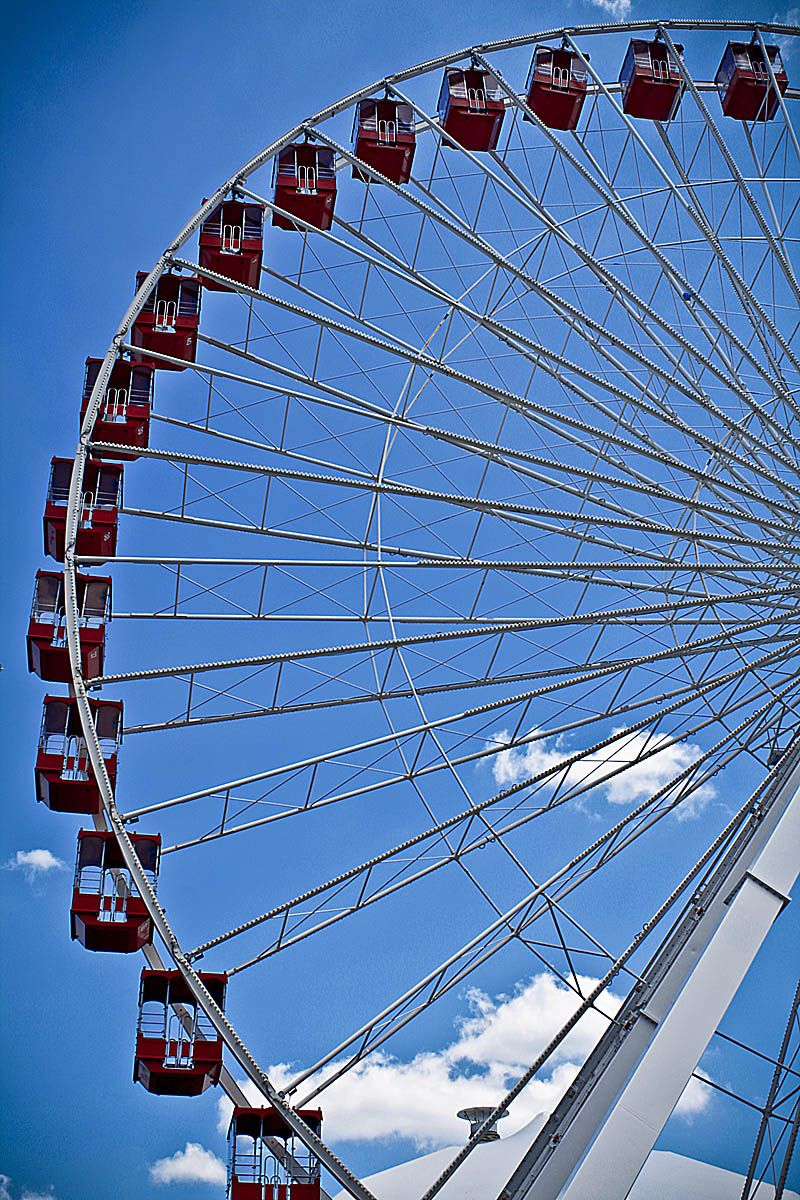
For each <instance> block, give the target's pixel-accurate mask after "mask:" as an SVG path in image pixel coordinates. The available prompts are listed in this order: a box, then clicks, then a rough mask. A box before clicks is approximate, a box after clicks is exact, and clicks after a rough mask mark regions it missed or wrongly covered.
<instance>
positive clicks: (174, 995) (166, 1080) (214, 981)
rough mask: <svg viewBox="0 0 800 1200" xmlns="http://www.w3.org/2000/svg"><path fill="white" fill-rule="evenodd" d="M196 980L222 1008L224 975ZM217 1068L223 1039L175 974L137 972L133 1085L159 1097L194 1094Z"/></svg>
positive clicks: (211, 1081) (215, 1077) (212, 1080)
mask: <svg viewBox="0 0 800 1200" xmlns="http://www.w3.org/2000/svg"><path fill="white" fill-rule="evenodd" d="M200 978H201V980H202V981H203V983H204V985H205V987H206V988H207V989H208V991H209V992H210V993H211V996H212V997H213V999H214V1001H215V1002H216V1003H217V1004H218V1005H219V1007H220V1008H224V1006H225V987H226V985H227V982H228V977H227V975H208V974H202V975H201V976H200ZM221 1070H222V1039H221V1038H220V1037H218V1036H217V1032H216V1030H215V1029H214V1026H213V1025H212V1024H211V1022H210V1021H209V1019H208V1017H207V1016H206V1015H205V1013H204V1012H203V1010H202V1009H201V1008H199V1006H198V1004H197V1001H196V1000H195V997H194V993H193V992H192V991H191V989H190V988H189V986H188V985H187V983H186V981H185V980H184V978H183V976H182V975H181V973H180V971H142V982H141V986H140V988H139V1025H138V1029H137V1033H136V1058H135V1060H134V1064H133V1078H134V1082H137V1081H138V1082H139V1083H141V1084H142V1085H143V1086H144V1087H145V1088H146V1089H147V1091H148V1092H155V1093H156V1094H157V1095H159V1096H199V1095H200V1093H201V1092H204V1091H205V1090H206V1088H207V1087H208V1086H209V1085H212V1084H217V1083H219V1076H220V1071H221Z"/></svg>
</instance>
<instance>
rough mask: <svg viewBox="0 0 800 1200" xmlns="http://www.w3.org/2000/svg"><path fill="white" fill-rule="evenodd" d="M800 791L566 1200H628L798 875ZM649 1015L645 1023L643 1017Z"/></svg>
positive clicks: (729, 905) (729, 900)
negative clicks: (627, 1197)
mask: <svg viewBox="0 0 800 1200" xmlns="http://www.w3.org/2000/svg"><path fill="white" fill-rule="evenodd" d="M798 846H800V790H798V791H796V792H795V793H794V795H793V797H792V799H791V800H790V802H789V804H788V805H787V807H786V810H785V812H784V813H783V816H782V817H781V819H780V821H779V822H778V824H777V826H776V828H775V830H774V832H773V834H772V836H771V837H770V839H769V841H768V843H767V845H766V846H765V847H764V849H763V850H762V851H761V853H760V854H759V855H758V857H757V858H756V859H755V860H754V862H753V863H752V865H751V867H750V869H749V870H747V871H746V872H745V874H744V877H743V878H742V881H741V883H740V884H739V886H738V887H737V888H736V889H735V891H734V892H733V894H731V895H729V896H728V897H726V911H725V914H724V916H723V917H722V919H721V921H720V923H719V925H718V927H717V930H716V932H715V933H714V935H713V937H712V938H711V941H710V942H709V944H708V946H707V948H706V950H705V951H704V952H702V953H701V954H700V957H699V958H698V960H697V964H696V966H695V967H694V969H693V971H692V973H691V974H690V976H689V978H688V979H687V981H686V983H685V985H684V987H683V989H682V990H681V991H680V993H679V994H678V996H677V998H676V1000H675V1001H674V1003H673V1004H672V1006H671V1008H670V1009H669V1010H668V1011H667V1013H666V1014H665V1015H664V1017H663V1018H661V1019H660V1020H659V1018H658V1016H657V1014H653V1021H654V1023H655V1022H658V1027H657V1030H656V1032H655V1034H654V1035H653V1037H652V1040H651V1041H650V1044H649V1046H648V1048H647V1050H646V1051H645V1052H644V1054H643V1055H642V1057H641V1058H640V1060H639V1062H638V1063H637V1065H636V1068H635V1070H634V1071H633V1073H632V1075H631V1076H630V1078H629V1080H628V1082H627V1084H626V1086H625V1087H624V1089H623V1090H622V1092H621V1094H620V1096H619V1098H618V1100H617V1102H616V1104H615V1105H614V1107H613V1109H612V1110H611V1112H610V1114H609V1116H608V1118H607V1120H606V1121H605V1123H604V1124H603V1126H602V1128H601V1129H600V1132H599V1133H598V1135H597V1137H596V1138H595V1140H594V1142H593V1144H592V1145H591V1147H590V1148H589V1150H588V1152H587V1153H586V1155H585V1156H584V1158H583V1160H582V1161H581V1163H580V1164H579V1166H578V1167H577V1169H576V1171H575V1173H574V1174H573V1176H572V1179H571V1180H570V1182H569V1183H568V1184H567V1187H566V1189H565V1190H564V1192H563V1193H562V1196H563V1200H600V1198H606V1197H607V1198H610V1197H614V1198H615V1200H617V1198H619V1200H622V1197H624V1196H627V1195H628V1193H629V1191H630V1189H631V1187H632V1186H633V1184H634V1182H635V1180H636V1177H637V1175H638V1174H639V1172H640V1170H641V1168H642V1165H643V1164H644V1162H645V1160H646V1158H647V1156H648V1154H649V1153H650V1151H651V1150H652V1148H653V1146H654V1145H655V1142H656V1140H657V1138H658V1137H659V1135H660V1133H661V1130H662V1129H663V1127H664V1125H665V1124H666V1121H667V1119H668V1117H669V1115H670V1113H671V1112H672V1110H673V1108H674V1107H675V1105H676V1103H677V1102H678V1100H679V1098H680V1095H681V1092H682V1091H683V1089H684V1087H685V1085H686V1082H687V1080H688V1079H689V1077H690V1076H691V1073H692V1071H693V1070H694V1069H695V1067H696V1066H697V1063H698V1061H699V1059H700V1057H701V1055H702V1053H703V1051H704V1050H705V1048H706V1046H707V1045H708V1043H709V1041H710V1040H711V1037H712V1036H713V1034H714V1030H715V1029H716V1028H717V1026H718V1025H719V1023H720V1021H721V1020H722V1017H723V1016H724V1014H725V1011H726V1009H727V1008H728V1005H729V1004H730V1002H731V1000H732V999H733V997H734V995H735V994H736V990H737V988H738V987H739V985H740V983H741V982H742V979H743V978H744V976H745V974H746V972H747V969H748V967H749V966H750V964H751V962H752V961H753V959H754V958H755V956H756V954H757V952H758V950H759V948H760V946H761V944H762V942H763V941H764V938H765V937H766V935H767V933H768V932H769V930H770V927H771V925H772V923H773V921H774V920H775V918H776V917H777V916H778V914H779V913H780V912H781V910H782V909H783V907H784V906H785V904H786V903H787V900H788V896H789V891H790V889H791V887H792V885H793V883H794V882H795V879H796V878H797V875H798V871H800V854H798ZM645 1015H647V1014H646V1013H645Z"/></svg>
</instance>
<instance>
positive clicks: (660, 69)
mask: <svg viewBox="0 0 800 1200" xmlns="http://www.w3.org/2000/svg"><path fill="white" fill-rule="evenodd" d="M669 76H670V65H669V62H668V61H667V59H666V58H654V59H653V78H654V79H657V80H658V81H659V83H669Z"/></svg>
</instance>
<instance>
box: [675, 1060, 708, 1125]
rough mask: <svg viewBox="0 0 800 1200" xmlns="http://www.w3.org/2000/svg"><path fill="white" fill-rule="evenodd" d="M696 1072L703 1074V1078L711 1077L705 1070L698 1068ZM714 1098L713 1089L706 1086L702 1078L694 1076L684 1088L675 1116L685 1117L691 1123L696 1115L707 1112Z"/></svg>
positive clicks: (676, 1106)
mask: <svg viewBox="0 0 800 1200" xmlns="http://www.w3.org/2000/svg"><path fill="white" fill-rule="evenodd" d="M696 1074H697V1075H700V1076H702V1078H703V1079H710V1078H711V1076H710V1075H707V1074H706V1073H705V1071H700V1070H698V1071H697V1072H696ZM713 1098H714V1093H713V1091H712V1089H711V1088H710V1087H706V1086H705V1084H704V1083H702V1082H701V1081H700V1079H696V1078H694V1076H693V1077H692V1078H691V1079H690V1080H689V1082H688V1083H687V1085H686V1087H685V1088H684V1089H683V1092H682V1094H681V1098H680V1100H679V1101H678V1103H677V1104H676V1105H675V1109H674V1112H675V1116H676V1117H683V1119H684V1120H685V1121H689V1122H690V1123H691V1122H692V1121H693V1120H694V1118H695V1117H699V1116H700V1115H701V1113H704V1112H707V1110H708V1109H709V1108H710V1107H711V1101H712V1100H713Z"/></svg>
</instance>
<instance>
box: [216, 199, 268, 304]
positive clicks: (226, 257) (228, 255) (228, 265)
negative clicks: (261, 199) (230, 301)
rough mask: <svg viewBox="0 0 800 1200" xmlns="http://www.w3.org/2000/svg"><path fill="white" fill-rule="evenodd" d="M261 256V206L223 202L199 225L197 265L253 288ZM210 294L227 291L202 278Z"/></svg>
mask: <svg viewBox="0 0 800 1200" xmlns="http://www.w3.org/2000/svg"><path fill="white" fill-rule="evenodd" d="M263 253H264V207H263V205H261V204H245V203H244V201H242V200H223V201H222V203H221V204H218V205H217V207H216V208H215V209H214V211H213V212H212V213H211V215H210V216H208V217H206V219H205V221H204V222H203V224H202V225H201V226H200V266H201V267H205V268H206V270H207V271H215V272H216V273H217V275H224V276H225V278H226V279H232V280H234V282H236V283H243V284H245V286H246V287H251V288H257V287H258V285H259V282H260V280H261V259H262V256H263ZM203 287H205V288H208V289H209V290H210V291H212V292H230V291H233V288H228V287H226V286H225V284H224V283H215V282H214V280H212V279H205V278H204V279H203Z"/></svg>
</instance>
